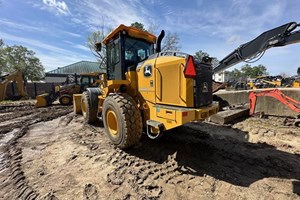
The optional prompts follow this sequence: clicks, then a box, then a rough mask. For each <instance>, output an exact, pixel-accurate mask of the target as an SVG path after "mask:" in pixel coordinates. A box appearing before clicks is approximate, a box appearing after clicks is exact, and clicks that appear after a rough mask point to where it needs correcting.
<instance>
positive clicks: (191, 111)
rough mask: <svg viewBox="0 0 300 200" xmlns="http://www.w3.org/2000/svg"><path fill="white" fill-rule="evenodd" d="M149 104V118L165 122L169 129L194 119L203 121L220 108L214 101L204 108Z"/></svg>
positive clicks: (166, 127)
mask: <svg viewBox="0 0 300 200" xmlns="http://www.w3.org/2000/svg"><path fill="white" fill-rule="evenodd" d="M148 105H149V114H150V115H149V119H151V120H154V121H157V122H160V123H163V124H164V130H169V129H172V128H175V127H178V126H181V125H183V124H186V123H188V122H192V121H203V120H205V119H207V118H208V117H209V116H211V115H213V114H216V113H217V112H218V110H219V104H218V103H213V104H211V105H210V106H205V107H203V108H183V107H176V106H163V105H157V104H156V105H155V104H151V103H148Z"/></svg>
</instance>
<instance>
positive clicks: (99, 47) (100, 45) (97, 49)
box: [95, 42, 102, 52]
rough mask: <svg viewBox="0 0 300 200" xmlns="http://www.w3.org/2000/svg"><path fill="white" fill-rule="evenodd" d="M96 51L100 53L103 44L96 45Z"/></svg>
mask: <svg viewBox="0 0 300 200" xmlns="http://www.w3.org/2000/svg"><path fill="white" fill-rule="evenodd" d="M95 49H96V51H98V52H100V51H101V49H102V44H101V42H97V43H95Z"/></svg>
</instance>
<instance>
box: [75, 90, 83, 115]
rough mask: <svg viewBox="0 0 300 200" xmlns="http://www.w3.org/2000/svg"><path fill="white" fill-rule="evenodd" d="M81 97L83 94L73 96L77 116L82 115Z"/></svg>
mask: <svg viewBox="0 0 300 200" xmlns="http://www.w3.org/2000/svg"><path fill="white" fill-rule="evenodd" d="M81 96H82V94H74V95H73V109H74V113H75V114H81V113H82V110H81Z"/></svg>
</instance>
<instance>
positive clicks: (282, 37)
mask: <svg viewBox="0 0 300 200" xmlns="http://www.w3.org/2000/svg"><path fill="white" fill-rule="evenodd" d="M299 26H300V24H298V23H296V22H290V23H287V24H284V25H282V26H279V27H277V28H274V29H271V30H268V31H266V32H264V33H262V34H261V35H259V36H258V37H257V38H255V39H254V40H251V41H249V42H247V43H245V44H242V45H241V46H240V47H238V48H237V49H235V50H234V51H233V52H232V53H230V54H229V55H227V56H226V57H225V58H224V59H222V60H221V61H220V63H219V64H218V66H217V67H215V68H214V69H213V71H214V73H218V72H220V71H224V70H225V69H227V68H229V67H231V66H233V65H236V64H238V63H239V62H242V61H246V62H247V61H249V62H250V61H251V60H254V59H259V58H260V57H261V56H263V54H264V52H265V51H266V50H267V49H269V48H272V47H280V46H285V45H289V44H294V43H298V42H300V30H297V31H295V29H296V28H297V27H299ZM252 62H253V61H252Z"/></svg>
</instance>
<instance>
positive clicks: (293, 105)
mask: <svg viewBox="0 0 300 200" xmlns="http://www.w3.org/2000/svg"><path fill="white" fill-rule="evenodd" d="M262 96H268V97H273V98H275V99H277V100H278V101H280V102H281V103H283V104H284V105H286V106H288V107H289V108H290V109H291V110H292V111H294V112H295V113H296V114H297V119H296V120H295V121H294V125H295V126H298V127H300V102H298V101H296V100H295V99H293V98H291V97H289V96H286V95H285V94H283V93H282V92H281V91H280V90H278V89H273V90H262V91H253V92H251V93H250V94H249V108H250V115H253V114H254V113H255V108H256V101H257V97H262Z"/></svg>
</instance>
